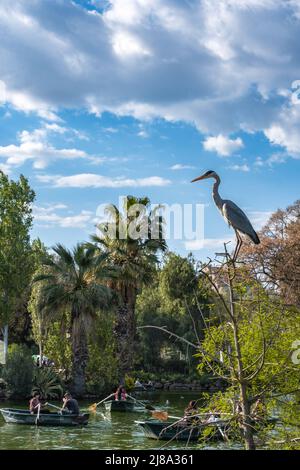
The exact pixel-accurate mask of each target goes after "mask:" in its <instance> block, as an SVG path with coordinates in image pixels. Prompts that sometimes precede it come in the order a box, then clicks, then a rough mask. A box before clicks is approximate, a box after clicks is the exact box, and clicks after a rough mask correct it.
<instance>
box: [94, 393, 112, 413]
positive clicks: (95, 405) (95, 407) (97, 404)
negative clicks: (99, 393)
mask: <svg viewBox="0 0 300 470" xmlns="http://www.w3.org/2000/svg"><path fill="white" fill-rule="evenodd" d="M113 396H114V393H111V394H110V395H108V397H106V398H103V400H101V401H99V402H98V403H93V404H92V405H90V406H89V408H88V409H89V411H96V409H97V406H99V405H101V403H103V402H104V401H106V400H108V399H109V398H110V397H113Z"/></svg>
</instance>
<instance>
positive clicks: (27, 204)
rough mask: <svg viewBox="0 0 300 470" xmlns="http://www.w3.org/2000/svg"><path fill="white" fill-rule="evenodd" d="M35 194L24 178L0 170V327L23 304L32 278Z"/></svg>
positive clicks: (8, 320) (6, 322)
mask: <svg viewBox="0 0 300 470" xmlns="http://www.w3.org/2000/svg"><path fill="white" fill-rule="evenodd" d="M34 198H35V194H34V192H33V191H32V189H31V188H30V187H29V184H28V181H27V179H26V178H24V176H22V175H21V176H20V178H19V180H18V181H13V180H10V179H9V178H8V177H7V176H6V175H5V174H4V173H3V172H1V171H0V222H1V223H0V326H1V327H3V326H5V325H8V324H9V322H10V321H11V320H12V318H13V316H14V315H15V313H16V311H17V309H18V308H19V307H20V306H21V305H22V303H23V302H24V293H25V292H26V289H27V287H28V284H29V282H30V277H31V275H32V269H33V266H32V258H31V246H30V238H29V232H30V229H31V225H32V203H33V201H34Z"/></svg>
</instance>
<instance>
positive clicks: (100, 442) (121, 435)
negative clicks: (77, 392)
mask: <svg viewBox="0 0 300 470" xmlns="http://www.w3.org/2000/svg"><path fill="white" fill-rule="evenodd" d="M138 398H140V399H143V398H144V399H149V400H150V402H151V404H153V405H155V407H156V406H157V407H160V408H161V409H164V410H166V411H168V413H169V414H170V415H175V416H182V413H183V410H184V408H185V407H186V405H187V404H188V402H189V401H190V400H193V399H199V395H197V394H196V393H195V394H192V393H186V392H184V393H167V392H162V393H155V394H151V395H146V394H145V395H139V396H138ZM167 400H168V402H169V404H168V406H167V407H166V403H167ZM53 403H54V404H57V405H58V403H55V402H53ZM89 404H91V402H89V403H87V402H80V407H81V410H82V411H84V410H86V409H87V407H88V405H89ZM0 407H1V408H27V403H21V404H20V402H18V403H9V402H5V403H0ZM149 415H150V414H149V412H147V411H142V412H131V413H120V412H119V413H117V412H112V413H107V412H105V411H104V407H102V406H99V407H98V412H97V413H96V414H91V418H90V422H89V424H88V426H84V427H78V428H77V427H75V428H67V427H37V426H25V425H23V426H22V425H16V424H6V423H5V422H4V420H3V419H2V416H1V417H0V449H1V450H3V449H30V450H32V449H36V450H40V449H53V450H55V449H66V450H71V449H72V450H76V449H82V450H97V449H113V450H117V449H122V450H133V449H160V448H166V443H164V442H163V441H156V440H153V439H149V438H147V437H145V436H144V434H143V430H142V429H141V428H140V427H139V426H138V425H137V424H135V422H134V421H135V420H143V419H146V418H147V417H149ZM224 446H225V444H224V443H221V442H220V443H212V444H211V445H210V446H207V447H206V448H207V449H209V448H224ZM167 448H168V449H179V448H185V443H173V442H171V443H170V444H168V446H167ZM188 448H192V449H197V448H199V449H200V445H199V444H198V443H197V442H196V443H190V444H189V447H188Z"/></svg>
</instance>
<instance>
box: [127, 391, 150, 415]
mask: <svg viewBox="0 0 300 470" xmlns="http://www.w3.org/2000/svg"><path fill="white" fill-rule="evenodd" d="M127 396H128V397H129V398H131V399H132V400H134V401H136V402H137V403H139V404H140V405H142V406H143V407H144V408H145V409H146V410H150V411H154V410H155V408H154V407H153V406H151V405H146V404H145V403H143V402H142V401H140V400H137V399H136V398H134V397H132V396H131V395H128V393H127Z"/></svg>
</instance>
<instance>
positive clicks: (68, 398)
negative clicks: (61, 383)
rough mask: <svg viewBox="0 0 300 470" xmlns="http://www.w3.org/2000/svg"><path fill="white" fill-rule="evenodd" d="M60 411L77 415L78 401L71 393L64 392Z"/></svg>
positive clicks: (78, 410) (78, 412) (78, 411)
mask: <svg viewBox="0 0 300 470" xmlns="http://www.w3.org/2000/svg"><path fill="white" fill-rule="evenodd" d="M61 411H62V412H68V413H70V414H73V415H79V414H80V409H79V405H78V401H77V400H75V398H73V397H72V395H71V393H69V392H66V393H65V394H64V396H63V406H62V409H61Z"/></svg>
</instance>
